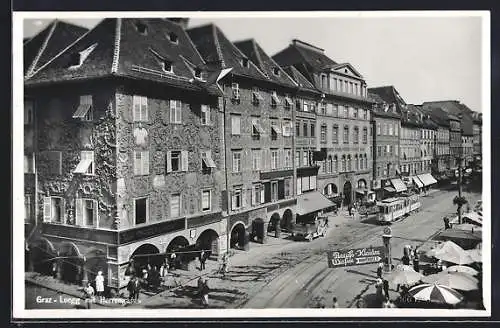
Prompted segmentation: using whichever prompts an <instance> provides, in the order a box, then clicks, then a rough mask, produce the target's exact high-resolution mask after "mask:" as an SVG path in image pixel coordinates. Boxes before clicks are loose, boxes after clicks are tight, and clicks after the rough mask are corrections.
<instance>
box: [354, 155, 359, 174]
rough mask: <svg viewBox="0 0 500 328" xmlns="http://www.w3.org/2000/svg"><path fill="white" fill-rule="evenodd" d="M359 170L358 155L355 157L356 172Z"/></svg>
mask: <svg viewBox="0 0 500 328" xmlns="http://www.w3.org/2000/svg"><path fill="white" fill-rule="evenodd" d="M358 168H359V162H358V155H354V171H357V170H358Z"/></svg>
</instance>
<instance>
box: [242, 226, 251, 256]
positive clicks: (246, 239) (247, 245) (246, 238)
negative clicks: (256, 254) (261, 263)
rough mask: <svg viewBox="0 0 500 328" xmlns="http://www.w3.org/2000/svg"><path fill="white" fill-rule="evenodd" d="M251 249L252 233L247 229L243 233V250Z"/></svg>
mask: <svg viewBox="0 0 500 328" xmlns="http://www.w3.org/2000/svg"><path fill="white" fill-rule="evenodd" d="M249 249H250V234H249V233H248V231H247V230H245V233H244V235H243V250H245V251H248V250H249Z"/></svg>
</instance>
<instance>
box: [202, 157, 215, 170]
mask: <svg viewBox="0 0 500 328" xmlns="http://www.w3.org/2000/svg"><path fill="white" fill-rule="evenodd" d="M202 160H203V163H205V165H206V166H207V167H211V168H215V167H217V166H216V165H215V162H214V160H213V159H212V157H211V156H209V155H207V157H203V158H202Z"/></svg>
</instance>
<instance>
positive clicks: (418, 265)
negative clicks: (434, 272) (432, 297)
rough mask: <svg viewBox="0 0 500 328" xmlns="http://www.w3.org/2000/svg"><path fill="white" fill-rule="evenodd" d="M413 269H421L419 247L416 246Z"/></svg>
mask: <svg viewBox="0 0 500 328" xmlns="http://www.w3.org/2000/svg"><path fill="white" fill-rule="evenodd" d="M413 269H414V270H415V271H416V272H419V271H420V259H419V254H418V248H417V247H415V250H414V251H413Z"/></svg>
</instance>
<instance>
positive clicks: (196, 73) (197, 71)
mask: <svg viewBox="0 0 500 328" xmlns="http://www.w3.org/2000/svg"><path fill="white" fill-rule="evenodd" d="M194 77H195V78H197V79H201V80H204V79H205V78H204V77H203V72H202V70H201V69H200V68H195V70H194Z"/></svg>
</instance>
